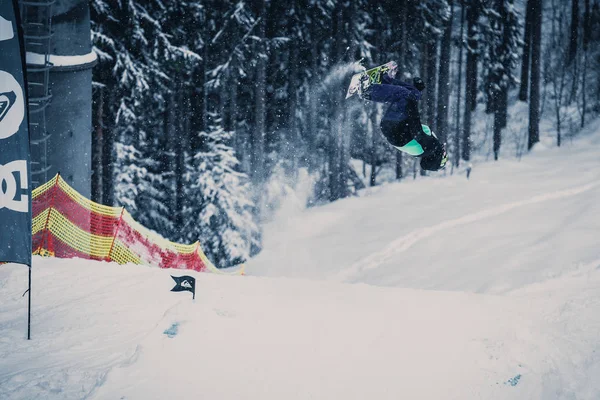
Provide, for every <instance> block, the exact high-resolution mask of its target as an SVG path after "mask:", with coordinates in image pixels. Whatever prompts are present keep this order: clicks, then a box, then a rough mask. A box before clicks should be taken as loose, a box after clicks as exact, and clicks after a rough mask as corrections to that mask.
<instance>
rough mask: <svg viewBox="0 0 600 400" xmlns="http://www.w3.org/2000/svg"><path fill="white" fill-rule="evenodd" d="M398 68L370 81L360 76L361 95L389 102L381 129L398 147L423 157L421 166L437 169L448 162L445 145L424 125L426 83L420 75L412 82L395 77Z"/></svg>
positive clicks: (427, 168) (388, 139)
mask: <svg viewBox="0 0 600 400" xmlns="http://www.w3.org/2000/svg"><path fill="white" fill-rule="evenodd" d="M394 72H395V70H390V71H385V72H382V73H381V76H379V77H377V79H376V80H375V82H381V83H373V82H372V81H370V79H369V77H368V76H367V75H364V76H362V77H361V82H360V85H359V87H358V95H359V96H360V97H361V98H362V99H365V100H371V101H376V102H380V103H390V106H389V108H388V109H387V111H386V112H385V114H384V115H383V119H382V121H381V132H382V133H383V136H385V138H386V139H387V141H388V142H389V143H390V144H391V145H392V146H394V147H395V148H397V149H398V150H400V151H402V152H404V153H407V154H410V155H411V156H416V157H421V168H423V169H425V170H428V171H437V170H439V169H442V168H444V166H445V165H446V162H447V161H448V156H447V154H446V149H445V146H444V145H442V144H441V143H440V142H439V141H438V139H437V137H436V136H435V134H434V133H433V132H432V131H431V130H430V129H429V127H428V126H427V125H422V124H421V119H420V117H419V106H418V104H417V102H418V101H419V100H420V99H421V92H422V91H423V90H424V89H425V84H424V83H423V81H422V80H421V79H420V78H414V79H413V83H412V84H410V83H406V82H402V81H400V80H398V79H395V78H394V75H395V74H394Z"/></svg>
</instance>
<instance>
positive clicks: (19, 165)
mask: <svg viewBox="0 0 600 400" xmlns="http://www.w3.org/2000/svg"><path fill="white" fill-rule="evenodd" d="M15 172H16V173H17V174H18V175H19V180H20V183H21V184H20V185H17V179H16V177H15V174H14V173H15ZM28 189H29V182H28V180H27V161H25V160H17V161H12V162H9V163H8V164H6V165H2V164H0V210H2V209H3V208H5V207H6V208H8V209H9V210H13V211H16V212H22V213H26V212H29V196H27V195H26V194H23V193H22V191H23V190H25V191H27V190H28ZM17 197H18V198H17Z"/></svg>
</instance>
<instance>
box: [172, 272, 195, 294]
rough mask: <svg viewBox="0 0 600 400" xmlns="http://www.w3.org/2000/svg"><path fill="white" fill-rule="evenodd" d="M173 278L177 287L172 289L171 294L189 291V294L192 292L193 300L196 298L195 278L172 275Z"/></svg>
mask: <svg viewBox="0 0 600 400" xmlns="http://www.w3.org/2000/svg"><path fill="white" fill-rule="evenodd" d="M171 278H173V280H174V281H175V287H174V288H173V289H171V292H183V291H188V292H192V294H193V296H192V298H193V299H195V298H196V279H195V278H193V277H191V276H188V275H184V276H173V275H171Z"/></svg>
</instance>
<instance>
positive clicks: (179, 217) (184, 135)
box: [171, 85, 190, 232]
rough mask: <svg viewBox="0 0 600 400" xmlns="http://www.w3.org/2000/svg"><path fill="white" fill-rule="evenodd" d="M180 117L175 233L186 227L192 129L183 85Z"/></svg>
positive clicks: (175, 171) (179, 108)
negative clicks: (187, 165)
mask: <svg viewBox="0 0 600 400" xmlns="http://www.w3.org/2000/svg"><path fill="white" fill-rule="evenodd" d="M178 86H179V88H178V92H179V93H178V94H177V96H176V98H178V104H179V107H178V113H177V114H178V115H177V123H178V125H179V127H178V128H179V134H178V135H176V137H175V148H174V150H175V151H174V152H175V160H174V161H175V163H174V167H175V169H174V171H173V172H174V174H175V204H176V206H175V208H174V209H172V210H171V211H173V212H174V221H173V222H174V226H175V232H180V229H181V228H183V226H184V218H183V212H184V209H185V204H184V202H185V182H184V177H185V172H186V171H185V152H186V150H187V149H188V140H187V139H188V132H189V128H190V124H189V115H190V113H189V107H188V101H189V98H188V96H187V91H186V88H185V87H183V85H178Z"/></svg>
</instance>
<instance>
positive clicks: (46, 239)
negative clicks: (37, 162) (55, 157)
mask: <svg viewBox="0 0 600 400" xmlns="http://www.w3.org/2000/svg"><path fill="white" fill-rule="evenodd" d="M59 178H60V172H57V173H56V178H55V179H54V186H53V188H52V199H51V200H50V207H48V215H47V216H46V222H45V223H44V230H43V231H42V235H43V239H42V240H41V241H40V247H39V248H38V249H37V253H38V254H40V252H41V250H42V247H44V244H45V245H46V249H45V250H46V251H47V252H48V253H50V252H51V251H50V249H49V247H50V246H49V242H50V238H49V235H48V223H49V222H50V214H51V213H52V209H54V201H55V199H56V190H57V189H58V179H59Z"/></svg>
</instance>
